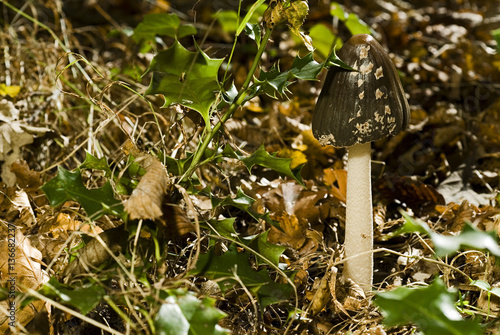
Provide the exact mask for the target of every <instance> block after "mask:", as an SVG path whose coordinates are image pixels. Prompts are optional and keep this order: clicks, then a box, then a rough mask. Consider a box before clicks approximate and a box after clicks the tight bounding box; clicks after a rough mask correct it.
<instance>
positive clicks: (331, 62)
mask: <svg viewBox="0 0 500 335" xmlns="http://www.w3.org/2000/svg"><path fill="white" fill-rule="evenodd" d="M325 66H326V67H329V66H338V67H341V68H343V69H346V70H350V71H357V70H356V69H354V68H352V67H350V66H349V65H347V64H346V63H344V61H342V59H340V58H339V57H338V56H337V54H336V53H335V49H332V52H331V53H330V56H328V59H327V60H326V62H325Z"/></svg>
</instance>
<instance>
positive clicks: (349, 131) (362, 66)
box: [312, 34, 410, 147]
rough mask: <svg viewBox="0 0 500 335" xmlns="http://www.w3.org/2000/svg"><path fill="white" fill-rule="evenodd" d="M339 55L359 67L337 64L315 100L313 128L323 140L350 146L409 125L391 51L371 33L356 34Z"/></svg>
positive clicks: (404, 100) (408, 109) (334, 144)
mask: <svg viewBox="0 0 500 335" xmlns="http://www.w3.org/2000/svg"><path fill="white" fill-rule="evenodd" d="M337 55H338V57H339V58H340V59H341V60H342V61H344V63H346V64H347V65H349V66H351V67H352V68H353V69H355V70H356V71H349V70H345V69H342V68H340V67H336V66H332V67H331V68H330V69H329V71H328V74H327V76H326V80H325V84H324V85H323V89H322V90H321V93H320V95H319V98H318V102H317V103H316V108H315V110H314V115H313V122H312V129H313V134H314V137H316V138H317V139H318V140H319V142H320V143H321V144H322V145H326V144H331V145H333V146H336V147H348V146H352V145H354V144H358V143H366V142H371V141H376V140H378V139H381V138H384V137H387V136H389V135H396V134H397V133H399V132H400V131H402V130H404V129H406V127H407V126H408V121H409V118H410V108H409V106H408V101H407V100H406V98H405V95H404V91H403V86H402V85H401V80H400V79H399V77H398V73H397V71H396V68H395V66H394V64H393V63H392V61H391V59H390V57H389V55H388V54H387V52H386V51H385V50H384V49H383V48H382V46H381V45H380V44H379V43H378V42H377V41H376V40H375V39H374V38H373V37H372V36H370V35H365V34H360V35H355V36H353V37H351V38H350V39H349V40H348V41H347V42H346V43H345V44H344V45H343V46H342V48H341V49H340V50H339V51H338V53H337Z"/></svg>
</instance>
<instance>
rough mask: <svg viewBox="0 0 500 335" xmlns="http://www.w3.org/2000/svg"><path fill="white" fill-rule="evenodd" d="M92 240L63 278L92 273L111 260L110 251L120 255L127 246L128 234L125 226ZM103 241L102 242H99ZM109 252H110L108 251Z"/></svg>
mask: <svg viewBox="0 0 500 335" xmlns="http://www.w3.org/2000/svg"><path fill="white" fill-rule="evenodd" d="M98 237H99V238H95V239H92V240H91V241H90V242H89V243H87V245H86V246H85V247H83V248H82V249H80V250H79V251H78V256H77V258H76V259H75V260H74V261H73V262H71V263H69V264H68V266H67V267H66V269H64V273H63V276H65V277H67V276H76V275H79V274H81V273H85V272H92V270H91V269H92V268H94V267H98V266H99V265H101V264H103V263H104V262H106V261H107V260H108V259H110V258H111V255H110V253H109V251H111V252H112V253H114V254H115V253H118V252H120V251H121V250H123V248H125V246H126V245H127V240H128V233H127V232H126V231H125V229H124V227H123V226H120V227H117V228H112V229H108V230H106V231H104V232H103V233H101V234H99V235H98ZM100 239H101V240H102V243H101V241H99V240H100ZM108 250H109V251H108Z"/></svg>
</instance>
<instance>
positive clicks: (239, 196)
mask: <svg viewBox="0 0 500 335" xmlns="http://www.w3.org/2000/svg"><path fill="white" fill-rule="evenodd" d="M210 200H211V201H212V207H214V208H215V207H217V206H233V207H236V208H239V209H241V210H242V211H245V212H249V208H250V206H252V204H253V203H254V202H255V199H253V198H252V197H249V196H248V195H246V194H245V193H244V192H243V191H242V190H241V188H239V189H238V191H237V193H236V196H235V197H232V196H227V197H225V198H223V199H220V198H217V197H215V196H213V195H212V194H211V193H210Z"/></svg>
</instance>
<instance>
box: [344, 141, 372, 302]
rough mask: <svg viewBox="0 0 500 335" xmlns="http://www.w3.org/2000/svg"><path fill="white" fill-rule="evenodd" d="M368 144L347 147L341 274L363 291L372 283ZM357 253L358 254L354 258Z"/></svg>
mask: <svg viewBox="0 0 500 335" xmlns="http://www.w3.org/2000/svg"><path fill="white" fill-rule="evenodd" d="M370 153H371V143H370V142H368V143H362V144H355V145H353V146H350V147H349V148H348V156H347V194H346V198H347V199H346V222H345V247H344V248H345V257H346V258H351V257H352V259H350V260H349V261H347V262H346V264H345V267H344V275H345V276H346V277H347V278H350V279H352V280H353V281H354V282H355V283H356V284H358V285H359V286H361V288H362V289H363V290H364V291H365V292H366V293H368V292H370V290H371V287H372V282H373V253H371V252H370V251H372V250H373V209H372V189H371V173H370V170H371V167H370V163H371V154H370ZM356 256H357V257H356Z"/></svg>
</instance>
